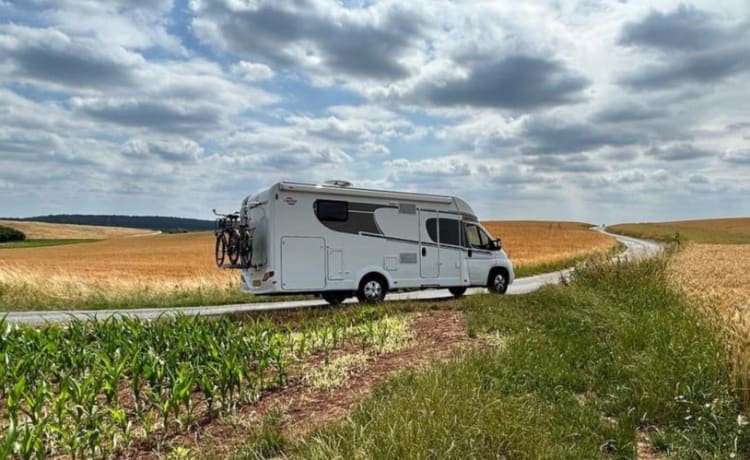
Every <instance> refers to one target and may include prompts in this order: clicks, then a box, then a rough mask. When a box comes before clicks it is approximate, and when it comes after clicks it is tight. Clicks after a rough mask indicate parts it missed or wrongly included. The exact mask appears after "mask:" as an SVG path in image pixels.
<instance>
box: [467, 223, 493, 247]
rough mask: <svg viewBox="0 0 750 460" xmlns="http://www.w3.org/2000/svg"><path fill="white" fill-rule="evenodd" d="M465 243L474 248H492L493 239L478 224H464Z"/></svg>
mask: <svg viewBox="0 0 750 460" xmlns="http://www.w3.org/2000/svg"><path fill="white" fill-rule="evenodd" d="M464 235H465V236H466V245H467V246H468V247H471V248H476V249H493V247H494V246H493V244H492V242H493V240H492V238H491V237H490V236H489V235H488V234H487V232H486V231H485V230H484V229H483V228H482V227H481V226H480V225H479V224H470V223H466V224H464Z"/></svg>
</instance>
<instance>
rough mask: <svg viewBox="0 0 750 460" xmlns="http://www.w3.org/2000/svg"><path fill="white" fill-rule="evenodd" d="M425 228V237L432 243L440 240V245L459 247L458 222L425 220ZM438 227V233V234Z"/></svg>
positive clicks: (441, 219) (452, 220)
mask: <svg viewBox="0 0 750 460" xmlns="http://www.w3.org/2000/svg"><path fill="white" fill-rule="evenodd" d="M425 225H426V227H427V235H429V237H430V239H431V240H432V241H434V242H436V243H437V242H438V239H439V240H440V244H452V245H453V246H460V245H461V240H460V238H459V235H458V233H459V232H458V229H459V227H458V221H457V220H455V219H443V218H440V219H435V218H434V217H433V218H431V219H427V221H425ZM438 226H439V227H440V232H439V233H438Z"/></svg>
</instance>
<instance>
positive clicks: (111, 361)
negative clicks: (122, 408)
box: [98, 349, 127, 406]
mask: <svg viewBox="0 0 750 460" xmlns="http://www.w3.org/2000/svg"><path fill="white" fill-rule="evenodd" d="M98 358H99V368H100V369H101V370H102V372H103V374H104V382H103V389H104V395H105V397H106V398H107V403H108V404H114V405H115V406H119V395H118V390H119V388H120V382H121V381H122V378H123V375H124V373H125V368H126V365H127V363H126V362H125V361H124V360H122V359H120V350H119V349H117V350H115V352H114V353H113V357H112V358H110V357H109V356H108V355H106V354H100V355H99V357H98Z"/></svg>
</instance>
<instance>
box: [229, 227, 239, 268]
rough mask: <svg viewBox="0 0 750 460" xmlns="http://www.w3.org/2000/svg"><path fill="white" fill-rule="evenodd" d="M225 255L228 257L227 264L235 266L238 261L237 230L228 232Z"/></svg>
mask: <svg viewBox="0 0 750 460" xmlns="http://www.w3.org/2000/svg"><path fill="white" fill-rule="evenodd" d="M227 255H228V256H229V263H230V264H232V265H237V261H238V260H240V235H239V232H238V231H237V230H232V231H231V232H229V241H228V242H227Z"/></svg>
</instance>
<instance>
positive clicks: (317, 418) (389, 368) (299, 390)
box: [137, 311, 484, 458]
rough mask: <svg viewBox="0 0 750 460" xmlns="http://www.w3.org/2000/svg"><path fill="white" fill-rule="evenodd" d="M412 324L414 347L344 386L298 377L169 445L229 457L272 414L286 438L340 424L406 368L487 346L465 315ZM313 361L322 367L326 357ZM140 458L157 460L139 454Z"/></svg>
mask: <svg viewBox="0 0 750 460" xmlns="http://www.w3.org/2000/svg"><path fill="white" fill-rule="evenodd" d="M411 321H412V331H413V332H414V336H415V340H414V341H413V346H411V347H409V348H405V349H402V350H399V351H396V352H393V353H390V354H384V355H371V356H370V357H369V358H368V360H367V363H366V366H365V367H364V369H362V370H361V371H359V372H357V373H355V374H353V375H351V376H349V378H348V379H347V380H346V381H345V383H344V384H343V385H342V386H341V387H339V388H335V389H333V390H314V389H312V388H310V387H308V386H307V385H305V384H304V382H303V379H302V378H301V375H295V376H293V377H292V378H290V383H289V385H287V386H286V387H285V388H283V389H281V390H278V391H275V392H272V393H269V394H267V395H264V396H263V397H262V398H261V400H260V401H258V402H257V403H255V404H251V405H247V406H245V407H242V408H240V409H239V410H238V411H237V413H236V415H233V416H229V417H224V418H220V419H216V420H212V421H210V422H208V423H207V424H205V425H204V426H202V427H200V429H199V430H197V431H196V432H192V433H186V434H183V435H180V436H178V437H175V438H173V439H172V440H171V441H170V446H171V447H172V448H176V447H178V446H181V447H187V448H189V449H190V450H191V452H193V453H194V454H195V455H196V457H197V458H202V457H205V456H207V455H211V456H216V457H219V458H222V457H226V456H227V455H231V454H232V453H234V452H236V451H237V450H238V449H239V448H240V447H241V446H242V445H243V444H244V443H245V442H246V439H247V437H248V436H249V435H250V433H251V432H252V430H253V428H254V427H255V426H257V424H258V423H260V420H261V419H262V418H263V417H264V415H266V414H268V413H269V412H270V411H272V410H276V411H280V412H281V414H282V416H283V431H284V434H285V435H286V436H287V437H289V438H296V437H300V436H302V435H304V434H305V433H308V432H310V431H311V430H314V429H316V428H318V427H322V426H324V425H326V424H329V423H332V422H335V421H337V420H339V419H341V418H342V417H343V416H344V415H345V414H346V413H347V412H348V411H350V410H351V409H352V408H353V407H354V406H355V405H356V404H357V403H358V402H359V401H361V400H362V399H363V398H365V397H366V396H367V395H369V394H370V392H371V391H372V389H373V387H375V386H376V385H377V384H379V383H381V382H383V381H385V380H386V379H387V378H388V377H390V376H392V375H393V374H395V373H396V372H398V371H401V370H404V369H407V368H408V369H418V368H420V367H422V366H425V365H427V364H429V363H430V362H432V361H434V360H437V359H442V358H445V357H447V356H448V355H449V354H451V353H452V352H454V351H456V350H458V349H460V348H466V347H471V346H478V345H481V344H482V343H484V342H483V341H482V340H480V339H471V338H469V337H468V335H467V333H466V326H465V319H464V314H463V312H457V311H430V312H422V313H414V314H412V316H411ZM349 351H352V350H349ZM343 353H346V350H344V351H343ZM313 359H314V360H319V361H321V364H322V357H320V356H317V357H314V358H313ZM308 364H309V363H308ZM137 458H158V456H157V455H155V454H152V453H150V452H140V453H138V454H137Z"/></svg>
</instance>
